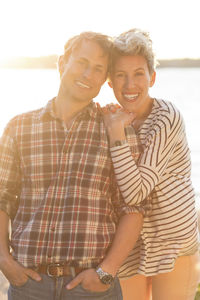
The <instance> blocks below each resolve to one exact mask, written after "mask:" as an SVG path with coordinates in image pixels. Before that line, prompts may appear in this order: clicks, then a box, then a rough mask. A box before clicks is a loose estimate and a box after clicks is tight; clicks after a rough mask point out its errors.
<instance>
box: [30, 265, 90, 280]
mask: <svg viewBox="0 0 200 300" xmlns="http://www.w3.org/2000/svg"><path fill="white" fill-rule="evenodd" d="M34 270H35V271H36V272H38V273H42V274H46V275H48V276H50V277H61V276H72V277H75V276H76V275H77V274H79V273H80V272H82V271H83V270H85V269H84V268H80V267H72V266H68V265H63V264H59V263H54V264H49V265H40V266H38V267H36V268H34Z"/></svg>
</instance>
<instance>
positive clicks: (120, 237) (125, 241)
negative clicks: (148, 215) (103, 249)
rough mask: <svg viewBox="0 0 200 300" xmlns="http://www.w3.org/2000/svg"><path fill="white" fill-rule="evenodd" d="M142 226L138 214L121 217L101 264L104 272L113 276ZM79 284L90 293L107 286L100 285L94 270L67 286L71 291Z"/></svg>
mask: <svg viewBox="0 0 200 300" xmlns="http://www.w3.org/2000/svg"><path fill="white" fill-rule="evenodd" d="M142 225H143V216H142V214H140V213H131V214H126V215H124V216H122V217H121V218H120V220H119V224H118V228H117V230H116V234H115V237H114V240H113V243H112V246H111V248H110V249H109V251H108V253H107V255H106V257H105V258H104V260H103V261H102V263H101V267H102V269H103V270H104V271H105V272H108V273H109V274H111V275H113V276H115V275H116V273H117V271H118V269H119V267H120V266H121V265H122V263H123V262H124V260H125V259H126V257H127V256H128V254H129V253H130V251H131V250H132V249H133V247H134V245H135V243H136V241H137V239H138V237H139V234H140V231H141V229H142ZM79 283H81V284H82V286H83V287H84V288H86V289H88V290H91V291H104V290H106V289H108V286H107V285H105V284H103V283H101V282H100V280H99V277H98V275H97V273H96V272H95V270H94V269H88V270H86V271H83V272H81V273H80V274H79V275H78V276H76V277H75V278H74V279H73V280H72V281H71V282H70V283H69V284H68V285H67V289H72V288H74V287H75V286H77V285H78V284H79Z"/></svg>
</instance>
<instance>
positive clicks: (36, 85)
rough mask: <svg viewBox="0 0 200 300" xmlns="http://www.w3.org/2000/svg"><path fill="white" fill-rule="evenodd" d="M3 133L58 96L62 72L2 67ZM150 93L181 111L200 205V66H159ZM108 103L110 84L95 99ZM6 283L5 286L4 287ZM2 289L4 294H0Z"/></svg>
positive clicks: (0, 296) (1, 286)
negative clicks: (10, 123) (15, 120)
mask: <svg viewBox="0 0 200 300" xmlns="http://www.w3.org/2000/svg"><path fill="white" fill-rule="evenodd" d="M0 82H1V90H0V93H1V97H0V107H1V109H0V134H1V133H2V132H3V128H4V126H5V125H6V123H7V122H8V120H9V119H11V118H12V117H13V116H15V115H16V114H18V113H21V112H25V111H29V110H32V109H37V108H39V107H41V106H44V105H45V104H46V102H47V101H48V100H49V99H50V98H52V97H53V96H55V95H56V94H57V91H58V87H59V74H58V72H57V71H56V70H54V69H50V70H49V69H39V70H38V69H31V70H27V69H22V70H12V69H0ZM151 95H152V96H154V97H158V98H159V97H160V98H163V99H166V100H170V101H172V102H173V103H174V104H175V105H176V106H177V107H178V108H179V109H180V111H181V112H182V115H183V117H184V120H185V123H186V132H187V137H188V142H189V146H190V149H191V157H192V181H193V185H194V188H195V192H196V195H197V197H196V199H197V207H198V208H200V138H199V134H198V130H199V128H200V117H199V112H200V69H198V68H195V69H192V68H191V69H190V68H186V69H183V68H181V69H179V68H169V69H168V68H165V69H158V71H157V80H156V84H155V86H154V87H153V88H152V89H151ZM95 100H97V101H98V102H100V104H102V105H105V104H106V103H109V102H115V98H114V96H113V93H112V90H111V89H110V88H109V87H108V85H107V83H105V85H104V86H103V88H102V90H101V92H100V94H99V96H98V97H97V98H96V99H95ZM4 285H5V286H4ZM3 290H4V291H3ZM5 290H6V283H5V281H4V280H3V278H1V276H0V299H2V300H4V299H7V298H6V296H5ZM1 291H2V294H1Z"/></svg>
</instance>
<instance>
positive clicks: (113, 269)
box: [0, 32, 142, 300]
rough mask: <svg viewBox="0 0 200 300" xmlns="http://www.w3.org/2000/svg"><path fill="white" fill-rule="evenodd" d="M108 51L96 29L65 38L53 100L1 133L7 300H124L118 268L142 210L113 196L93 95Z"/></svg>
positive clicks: (0, 239) (1, 237)
mask: <svg viewBox="0 0 200 300" xmlns="http://www.w3.org/2000/svg"><path fill="white" fill-rule="evenodd" d="M110 48H111V43H110V41H109V38H108V37H107V36H104V35H102V34H97V33H92V32H86V33H82V34H80V35H78V36H75V37H73V38H72V39H70V40H69V41H68V42H67V44H66V45H65V53H64V55H63V56H62V57H61V58H60V61H59V71H60V76H61V80H60V87H59V91H58V95H57V97H56V98H54V99H53V100H51V101H49V102H48V104H47V106H46V107H44V108H42V109H39V110H36V111H33V112H29V113H25V114H22V115H20V116H17V117H15V118H14V119H13V120H11V121H10V123H9V124H8V125H7V128H6V129H5V132H4V134H3V137H2V139H1V144H0V224H1V227H0V269H1V270H2V272H3V273H4V275H5V276H6V277H7V279H8V280H9V282H10V283H11V285H10V288H9V291H8V297H9V300H11V299H12V300H19V299H20V300H23V299H48V300H50V299H73V300H74V299H79V300H80V299H88V298H90V299H109V300H111V299H122V296H121V290H120V286H119V283H118V280H117V278H116V273H117V271H118V269H119V266H120V265H121V263H122V262H123V260H124V259H125V258H126V257H127V255H128V253H129V251H130V250H131V249H132V247H133V245H134V243H135V241H136V240H137V237H138V234H139V232H140V230H141V226H142V216H141V214H139V213H134V211H132V209H131V208H130V207H127V206H125V205H124V204H123V202H122V201H121V199H120V194H119V191H118V189H117V188H116V186H115V182H114V174H113V169H112V164H111V159H110V155H109V143H108V140H107V135H106V130H105V127H104V124H103V120H102V117H101V114H100V112H99V111H98V109H97V107H96V105H95V103H93V101H92V99H93V98H94V97H96V96H97V94H98V93H99V91H100V88H101V86H102V84H103V83H104V82H105V80H106V77H107V72H108V62H109V53H110ZM119 214H120V218H119V220H118V221H117V216H118V215H119ZM9 218H11V219H12V237H11V247H12V255H11V254H10V253H9V242H8V227H9V226H8V225H9ZM117 222H118V223H117ZM133 228H134V233H132V231H133ZM130 233H131V234H130Z"/></svg>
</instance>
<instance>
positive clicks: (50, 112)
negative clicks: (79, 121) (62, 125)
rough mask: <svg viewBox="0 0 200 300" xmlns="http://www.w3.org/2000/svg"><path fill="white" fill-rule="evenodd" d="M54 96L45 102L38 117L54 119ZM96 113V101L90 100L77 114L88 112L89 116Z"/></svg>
mask: <svg viewBox="0 0 200 300" xmlns="http://www.w3.org/2000/svg"><path fill="white" fill-rule="evenodd" d="M55 99H56V98H55V97H54V98H53V99H51V100H49V101H48V102H47V104H46V106H44V107H43V108H42V110H41V112H40V118H41V119H42V120H52V119H56V118H57V116H56V115H55V112H54V109H53V107H54V103H55ZM96 113H97V107H96V103H95V102H94V101H93V100H92V101H91V103H89V104H88V105H87V106H86V107H84V108H83V109H82V111H81V112H80V113H79V115H82V116H83V115H86V114H89V115H90V117H92V116H94V115H96Z"/></svg>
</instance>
